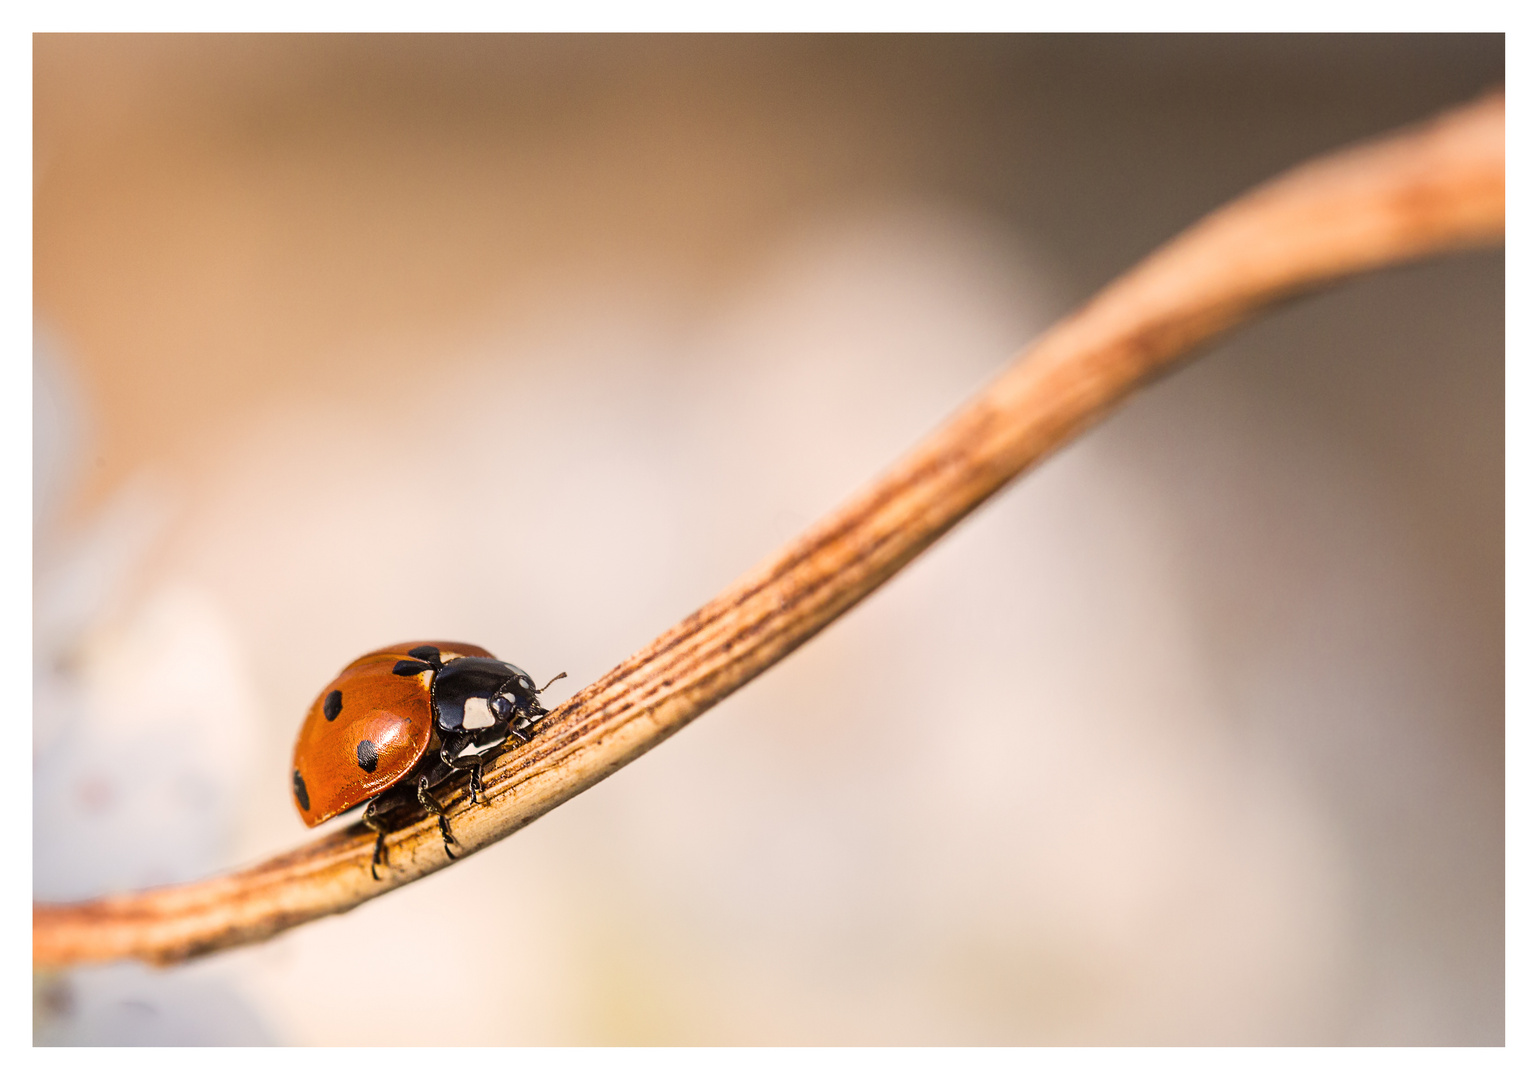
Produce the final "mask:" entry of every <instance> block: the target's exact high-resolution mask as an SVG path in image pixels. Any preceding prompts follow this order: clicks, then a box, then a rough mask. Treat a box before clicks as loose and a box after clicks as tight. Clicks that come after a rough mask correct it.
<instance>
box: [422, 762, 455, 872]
mask: <svg viewBox="0 0 1538 1080" xmlns="http://www.w3.org/2000/svg"><path fill="white" fill-rule="evenodd" d="M417 801H418V802H420V803H421V804H422V805H423V806H425V807H426V808H427V809H429V810H431V811H432V812H433V813H435V814H437V815H438V831H439V832H441V833H442V834H443V850H444V853H445V854H447V855H448V857H449V858H450V859H457V858H459V856H458V855H455V854H454V853H453V852H452V851H450V850H449V845H450V844H457V843H459V841H458V840H456V839H454V833H453V831H452V830H450V829H449V819H448V815H447V814H446V813H445V812H444V811H445V809H446V808H445V807H444V805H443V804H442V803H441V802H439V801H438V800H437V799H435V798H433V797H432V795H430V794H428V791H427V777H425V776H424V777H422V778H421V779H419V780H418V781H417Z"/></svg>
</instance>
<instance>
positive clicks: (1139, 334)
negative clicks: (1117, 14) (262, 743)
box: [33, 94, 1505, 966]
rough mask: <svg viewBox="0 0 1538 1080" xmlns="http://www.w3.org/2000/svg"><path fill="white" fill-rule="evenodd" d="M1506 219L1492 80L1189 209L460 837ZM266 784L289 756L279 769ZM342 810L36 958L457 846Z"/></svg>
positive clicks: (404, 875)
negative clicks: (1288, 314)
mask: <svg viewBox="0 0 1538 1080" xmlns="http://www.w3.org/2000/svg"><path fill="white" fill-rule="evenodd" d="M1504 228H1505V103H1504V97H1503V96H1501V95H1499V94H1495V95H1492V96H1489V97H1486V98H1484V99H1482V100H1480V101H1477V102H1475V103H1473V104H1471V105H1468V106H1464V107H1462V108H1460V109H1457V110H1454V111H1452V112H1449V113H1446V114H1444V115H1442V116H1440V117H1437V118H1435V119H1433V120H1431V121H1429V122H1427V123H1425V124H1423V125H1421V126H1419V127H1416V128H1414V129H1411V130H1407V131H1405V132H1402V133H1398V134H1394V135H1391V136H1388V137H1385V138H1382V139H1379V140H1376V141H1373V142H1370V143H1366V144H1363V145H1361V146H1358V147H1354V148H1350V149H1347V150H1345V151H1342V152H1339V153H1336V154H1332V155H1330V156H1327V157H1324V158H1320V159H1317V160H1315V161H1313V162H1310V163H1307V164H1305V165H1303V166H1301V167H1298V168H1296V169H1293V170H1291V171H1290V172H1287V173H1285V174H1283V175H1282V176H1281V177H1279V178H1277V179H1276V180H1273V181H1271V182H1270V183H1268V184H1265V185H1263V186H1262V187H1260V188H1257V189H1255V190H1254V191H1252V192H1250V193H1249V194H1247V195H1245V196H1243V197H1241V198H1240V199H1238V200H1236V201H1234V202H1232V203H1230V204H1229V205H1227V206H1225V207H1224V208H1222V209H1220V210H1218V211H1217V212H1215V213H1213V214H1211V215H1210V216H1208V217H1207V218H1205V219H1203V220H1202V221H1200V222H1198V223H1197V224H1196V225H1195V226H1194V227H1192V228H1191V229H1189V230H1187V231H1186V232H1185V233H1183V234H1181V235H1180V236H1178V237H1176V238H1175V239H1174V240H1173V241H1171V242H1170V243H1168V244H1166V245H1165V246H1164V247H1162V248H1160V249H1159V250H1158V251H1156V252H1154V254H1153V255H1151V256H1150V257H1149V258H1147V259H1146V260H1144V261H1143V262H1142V263H1141V264H1139V265H1138V266H1137V267H1135V268H1134V269H1133V270H1131V271H1130V272H1129V273H1127V274H1126V275H1124V276H1123V277H1121V278H1120V279H1118V280H1117V281H1115V282H1114V283H1112V284H1111V285H1110V286H1109V287H1108V288H1106V289H1105V290H1104V291H1102V292H1101V293H1100V294H1099V295H1098V296H1096V297H1095V298H1094V299H1093V300H1091V301H1090V302H1089V303H1088V304H1087V305H1085V306H1084V307H1083V308H1081V309H1080V310H1078V311H1077V312H1075V313H1074V314H1072V315H1071V316H1069V317H1068V318H1066V319H1064V320H1063V321H1062V322H1060V323H1059V324H1057V325H1056V326H1055V327H1053V328H1052V329H1051V330H1050V331H1049V332H1048V333H1046V334H1045V335H1044V336H1043V337H1042V338H1041V339H1040V340H1039V341H1038V342H1036V343H1035V344H1034V345H1033V346H1031V347H1030V348H1028V349H1027V350H1025V352H1024V353H1023V354H1022V355H1021V356H1020V357H1019V358H1018V359H1017V360H1016V361H1015V363H1014V364H1013V365H1012V366H1010V367H1009V368H1008V369H1007V370H1006V371H1005V372H1004V373H1003V374H1002V375H1001V376H1000V377H999V378H998V379H997V380H996V381H995V382H994V383H993V384H992V385H991V386H989V387H988V388H987V389H986V390H985V391H984V392H983V393H982V394H980V395H979V396H978V397H976V398H975V399H974V400H972V401H971V402H969V403H968V404H967V405H965V406H964V407H963V408H962V409H961V410H960V411H959V412H957V413H956V414H955V415H954V416H952V417H951V419H949V420H948V421H947V422H946V423H945V424H943V425H942V426H941V427H940V428H939V429H938V430H936V431H934V432H933V433H932V434H930V435H929V436H928V437H926V438H925V439H924V440H923V441H922V442H920V443H919V444H918V446H916V447H915V448H914V449H913V450H912V451H911V452H909V453H908V454H907V455H906V456H905V457H903V458H902V459H901V460H900V461H898V462H897V463H896V464H895V465H893V466H892V467H891V468H890V469H889V470H887V472H885V473H884V474H883V475H881V476H879V477H878V478H876V479H875V480H874V481H873V482H872V483H871V484H870V485H868V486H867V487H866V488H865V489H864V490H863V491H860V492H859V493H857V494H856V495H855V496H854V497H852V498H851V499H849V500H848V501H847V502H846V503H845V504H844V505H843V506H841V507H839V508H837V509H836V510H835V511H833V512H832V513H831V514H829V515H828V516H827V517H825V518H824V519H822V520H821V521H820V522H818V523H817V524H816V525H815V526H813V527H812V528H811V529H810V530H809V531H808V532H807V533H806V534H804V535H803V536H801V537H800V538H798V539H797V540H795V541H794V542H792V543H791V544H790V545H789V546H787V547H786V548H785V549H783V550H782V551H780V552H778V553H776V554H775V555H774V556H772V557H771V558H770V559H768V560H767V561H765V562H764V563H763V564H761V565H760V566H759V567H757V568H756V569H754V570H752V571H750V572H749V573H747V574H746V575H744V576H743V577H742V578H740V579H739V580H738V581H737V582H735V583H734V584H733V585H731V586H730V587H729V588H727V589H726V590H725V591H724V592H723V593H721V595H720V596H718V597H717V598H716V599H714V600H712V601H711V602H710V603H708V604H706V605H705V606H704V607H703V608H701V609H700V610H699V611H697V612H695V613H694V614H692V615H690V616H689V617H688V618H686V619H684V620H683V622H681V623H679V624H678V625H677V626H675V627H673V628H672V629H671V630H669V631H667V632H666V633H665V634H663V635H662V636H661V637H659V638H657V640H655V641H653V642H652V643H651V644H650V645H647V646H646V647H645V648H644V649H642V650H641V651H639V652H637V653H636V654H635V655H634V656H632V657H630V658H629V659H628V660H626V661H624V662H623V663H621V664H620V665H619V666H618V667H616V668H614V670H612V671H610V672H609V673H608V674H607V675H605V676H604V677H603V678H601V679H599V680H598V681H597V682H595V683H593V684H592V685H591V686H588V687H587V688H586V689H584V690H582V691H581V692H580V693H578V694H577V695H576V696H574V697H573V698H571V699H570V700H569V701H567V702H566V703H565V704H564V705H562V706H561V707H560V708H559V709H557V710H556V711H555V712H553V713H551V714H550V716H549V717H548V718H547V719H546V720H545V721H544V723H542V724H541V726H540V729H539V733H538V734H537V736H536V737H535V739H534V740H533V742H531V743H530V744H529V745H527V746H523V747H519V748H517V749H514V750H512V751H510V752H509V753H507V754H505V755H504V756H503V757H501V758H500V759H498V761H497V762H496V763H495V764H494V765H493V766H492V767H491V768H490V769H489V770H488V772H487V778H486V779H487V791H488V795H489V796H490V798H489V801H488V802H487V803H486V804H484V805H475V806H472V805H469V804H468V801H467V798H466V796H465V794H464V792H462V791H461V792H458V793H456V794H455V795H454V797H453V798H452V799H451V800H449V809H450V816H451V818H452V822H453V828H454V832H455V834H456V835H457V836H458V838H459V839H460V840H461V842H462V844H463V850H465V851H466V852H469V851H473V850H476V849H478V848H482V847H484V846H486V845H487V844H490V843H493V842H495V841H497V840H499V839H501V838H502V837H505V836H507V835H508V834H510V833H512V832H514V831H516V830H517V829H519V828H522V827H523V826H524V825H526V824H527V823H529V822H530V821H533V820H534V819H535V818H537V817H539V816H540V815H541V814H544V813H545V812H547V811H549V810H551V809H552V808H554V807H556V806H558V805H560V804H561V803H562V802H565V801H566V800H567V799H569V798H571V797H572V796H573V795H576V794H577V793H578V792H580V791H583V790H584V789H586V788H588V787H590V786H591V785H593V784H595V783H597V782H598V781H599V780H602V779H603V778H604V777H605V776H608V775H609V774H610V773H612V772H614V771H615V770H616V769H618V768H620V767H621V766H622V765H624V764H626V763H627V762H629V761H631V760H633V759H635V758H636V757H638V756H639V755H641V754H643V753H645V752H646V751H647V750H649V749H651V748H652V747H654V746H656V745H657V744H658V743H660V742H661V741H662V740H664V739H666V738H667V737H668V736H670V735H672V734H674V733H675V732H677V731H678V730H679V729H680V728H682V727H683V726H684V725H685V724H687V723H688V722H689V721H691V720H693V719H694V718H695V717H697V716H699V715H700V714H701V713H702V712H704V711H705V710H706V709H708V708H710V707H711V706H712V705H713V704H715V703H716V702H718V701H720V700H721V699H722V698H724V697H726V696H727V695H728V694H730V693H731V692H732V691H734V690H736V689H737V688H739V687H741V686H742V685H743V684H744V683H746V682H748V681H749V680H750V679H752V678H753V677H754V676H756V675H758V674H760V673H761V672H763V671H764V670H766V669H767V668H769V667H770V666H772V665H773V664H774V663H775V662H776V661H778V660H779V659H780V658H781V657H783V656H785V655H786V654H787V653H789V652H791V651H792V650H793V649H795V648H796V647H797V646H799V645H800V644H801V643H803V642H804V641H806V640H807V639H808V638H810V637H811V636H812V635H813V634H816V633H817V632H818V631H819V630H821V629H822V628H823V627H825V626H827V625H828V624H829V623H830V622H832V621H833V620H834V619H835V618H837V617H838V616H839V615H840V614H842V613H843V612H844V611H846V610H848V609H849V608H850V607H851V606H852V605H854V604H855V603H857V602H859V600H860V599H861V598H863V597H864V596H866V595H867V594H869V593H870V592H871V591H872V590H873V589H875V588H876V587H877V586H879V585H880V584H881V583H882V582H884V581H886V580H887V579H888V578H889V577H891V576H892V575H893V574H895V573H896V572H897V571H898V570H900V569H901V568H902V567H903V566H904V565H906V564H907V563H908V562H909V560H911V559H912V558H913V557H914V556H916V555H917V554H918V553H919V552H921V551H923V550H924V549H925V548H926V547H927V546H928V545H929V544H931V543H933V542H934V541H935V539H936V538H938V537H939V536H940V535H941V534H942V533H944V532H945V531H946V530H947V529H949V528H950V527H951V526H953V525H955V524H956V523H957V522H958V521H960V520H961V519H962V518H963V517H965V516H966V515H967V514H968V513H969V512H970V511H971V510H973V509H974V508H975V507H977V506H978V505H979V504H980V503H982V502H983V501H984V500H986V499H987V498H988V497H989V496H991V495H993V494H994V493H995V492H997V491H998V490H999V489H1000V488H1002V487H1003V486H1004V485H1005V484H1007V483H1008V482H1009V481H1010V480H1012V479H1014V478H1015V477H1017V476H1019V475H1020V474H1021V473H1022V472H1023V471H1024V470H1026V469H1027V468H1029V467H1030V466H1031V465H1033V464H1035V463H1036V462H1038V461H1040V460H1041V459H1042V458H1043V457H1045V456H1046V455H1047V454H1048V453H1050V452H1051V451H1053V450H1055V449H1057V448H1058V447H1061V446H1062V445H1063V444H1064V443H1066V442H1067V441H1068V440H1070V439H1071V438H1072V437H1073V436H1074V435H1076V434H1077V433H1079V432H1081V431H1083V430H1084V429H1085V428H1086V427H1088V426H1089V425H1091V424H1092V423H1094V422H1095V421H1096V420H1097V419H1099V418H1100V417H1102V416H1104V415H1105V414H1106V412H1107V411H1108V410H1109V409H1111V408H1112V407H1113V406H1115V405H1116V404H1117V403H1119V402H1121V401H1122V400H1124V399H1125V398H1126V397H1127V396H1128V395H1129V394H1131V393H1132V392H1133V391H1134V390H1136V389H1137V388H1138V387H1139V386H1141V385H1143V384H1144V383H1146V382H1147V381H1149V380H1150V379H1153V378H1155V377H1157V376H1159V375H1161V374H1163V373H1165V372H1167V371H1169V370H1170V369H1171V368H1172V367H1174V366H1175V365H1176V364H1177V363H1178V362H1180V361H1182V360H1184V359H1186V358H1188V357H1189V356H1190V355H1191V353H1192V351H1193V350H1195V349H1196V348H1198V347H1199V346H1202V345H1204V344H1207V343H1209V342H1211V341H1212V340H1213V339H1214V338H1215V337H1216V336H1218V335H1220V334H1222V333H1223V332H1225V331H1227V330H1230V329H1232V328H1233V327H1235V326H1236V325H1238V324H1239V323H1240V322H1242V321H1244V320H1245V319H1247V318H1250V317H1252V316H1253V315H1255V314H1256V313H1258V312H1260V311H1262V310H1264V309H1265V308H1266V307H1268V306H1270V305H1272V304H1275V303H1276V302H1278V301H1280V300H1283V299H1285V298H1287V297H1289V296H1293V295H1296V294H1298V293H1300V292H1303V291H1306V290H1310V289H1315V288H1318V287H1320V286H1322V285H1324V284H1327V283H1329V282H1331V281H1334V280H1337V279H1339V278H1342V277H1346V276H1348V275H1352V274H1359V273H1362V272H1365V271H1369V270H1373V269H1376V268H1379V267H1383V266H1387V265H1391V264H1394V263H1399V262H1404V261H1407V260H1410V259H1415V258H1419V257H1424V256H1427V255H1431V254H1435V253H1440V252H1446V251H1451V250H1454V249H1458V248H1463V247H1470V246H1476V245H1483V244H1491V243H1498V242H1500V240H1501V238H1502V236H1503V233H1504ZM273 782H274V783H275V784H283V783H284V782H285V778H283V777H276V778H274V780H273ZM372 848H373V834H372V833H369V832H368V831H367V830H365V829H364V828H363V827H362V826H361V825H355V826H352V827H351V828H347V829H342V830H338V831H336V832H333V833H331V834H329V835H326V836H323V837H321V838H320V839H318V840H316V841H315V842H313V843H311V844H308V845H306V846H304V847H301V848H299V849H297V850H295V851H293V852H290V853H288V854H286V855H283V856H280V857H278V858H275V859H271V860H268V861H267V862H264V863H261V864H259V865H257V866H253V867H250V868H248V869H243V870H239V871H236V872H234V873H231V874H228V875H225V876H222V877H217V878H214V879H211V880H208V881H204V882H199V883H195V884H191V885H182V886H175V887H170V888H162V889H152V890H148V891H145V892H140V893H134V894H128V895H122V896H112V897H107V898H104V899H100V900H95V901H90V902H86V903H79V904H62V905H49V904H36V905H34V907H33V962H34V964H36V965H44V966H48V965H64V964H74V963H84V962H100V961H109V960H116V959H122V958H127V957H136V958H139V959H143V960H147V961H150V962H153V963H173V962H176V961H179V960H182V959H186V958H188V957H191V956H195V955H198V954H201V953H206V952H209V951H212V950H216V949H222V948H228V947H231V946H234V945H240V944H243V943H248V942H254V941H260V940H262V939H263V938H267V937H270V936H272V935H273V934H276V933H278V932H279V931H281V930H283V929H284V928H286V927H289V926H293V925H295V924H298V923H302V922H306V921H308V920H311V919H316V918H320V917H321V916H324V915H334V914H338V913H340V912H343V911H347V910H349V909H350V908H353V907H356V906H357V905H358V904H361V903H363V902H365V901H367V900H369V899H372V898H373V897H375V896H378V895H380V894H382V893H385V892H388V891H390V890H391V889H394V888H397V887H399V886H401V885H404V884H406V883H408V882H410V881H414V880H416V879H417V878H420V877H422V876H423V875H426V874H430V873H432V872H434V871H436V870H440V869H442V868H443V867H444V866H446V865H448V863H449V859H448V858H447V856H446V855H445V853H444V849H443V844H442V843H441V841H440V840H439V838H438V830H437V826H436V824H435V822H433V821H432V820H430V819H426V818H424V819H422V820H420V821H417V822H414V823H410V824H408V825H406V826H404V827H403V828H402V829H401V830H400V831H398V832H395V833H392V834H391V836H390V861H391V869H390V872H388V873H383V874H382V875H381V877H382V880H380V881H377V882H376V881H374V880H373V878H372V877H371V876H370V874H369V862H370V858H371V855H372Z"/></svg>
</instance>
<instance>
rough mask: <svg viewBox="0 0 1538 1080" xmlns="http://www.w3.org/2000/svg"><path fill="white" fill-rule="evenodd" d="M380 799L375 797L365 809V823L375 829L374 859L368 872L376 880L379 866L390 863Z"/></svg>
mask: <svg viewBox="0 0 1538 1080" xmlns="http://www.w3.org/2000/svg"><path fill="white" fill-rule="evenodd" d="M378 806H379V800H378V799H373V800H371V801H370V802H369V804H368V806H367V807H365V808H364V810H363V824H364V825H367V826H368V827H369V828H370V829H373V830H374V833H375V834H376V835H375V837H374V861H373V862H372V863H370V864H369V868H368V872H369V873H370V874H373V875H374V880H375V881H378V880H379V867H380V866H389V865H390V853H389V849H388V848H387V847H386V846H385V831H386V830H385V827H384V823H383V822H382V821H380V820H379V812H378Z"/></svg>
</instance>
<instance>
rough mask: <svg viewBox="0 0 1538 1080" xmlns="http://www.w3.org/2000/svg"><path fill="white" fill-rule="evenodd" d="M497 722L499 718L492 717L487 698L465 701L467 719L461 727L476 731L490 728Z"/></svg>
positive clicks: (474, 698)
mask: <svg viewBox="0 0 1538 1080" xmlns="http://www.w3.org/2000/svg"><path fill="white" fill-rule="evenodd" d="M496 722H497V718H496V717H495V716H492V715H491V709H490V708H489V707H488V706H487V704H486V699H485V698H480V697H473V698H466V699H465V718H464V720H463V722H461V723H460V725H459V726H460V727H462V728H465V729H466V730H469V731H474V730H475V729H476V728H484V727H490V726H491V725H492V724H494V723H496Z"/></svg>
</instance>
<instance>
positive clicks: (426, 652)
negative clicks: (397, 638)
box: [406, 645, 443, 667]
mask: <svg viewBox="0 0 1538 1080" xmlns="http://www.w3.org/2000/svg"><path fill="white" fill-rule="evenodd" d="M406 655H407V656H414V657H416V658H417V659H418V660H426V661H427V662H428V663H429V664H431V665H432V666H433V667H440V666H441V665H442V664H443V654H442V653H440V652H439V651H438V649H437V647H436V646H433V645H418V646H417V647H416V648H414V649H412V650H411V651H409V652H408V653H406Z"/></svg>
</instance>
